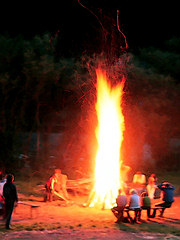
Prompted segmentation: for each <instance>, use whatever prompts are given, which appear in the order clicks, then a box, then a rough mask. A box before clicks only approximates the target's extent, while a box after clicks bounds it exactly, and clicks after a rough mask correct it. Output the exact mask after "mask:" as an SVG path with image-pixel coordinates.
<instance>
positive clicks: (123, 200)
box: [111, 189, 127, 223]
mask: <svg viewBox="0 0 180 240" xmlns="http://www.w3.org/2000/svg"><path fill="white" fill-rule="evenodd" d="M116 204H117V206H115V207H113V208H112V209H111V211H112V212H113V214H114V216H115V217H116V218H117V221H116V223H119V222H121V221H122V220H123V210H124V208H125V206H126V204H127V197H126V195H123V194H122V191H121V189H119V191H118V196H117V198H116Z"/></svg>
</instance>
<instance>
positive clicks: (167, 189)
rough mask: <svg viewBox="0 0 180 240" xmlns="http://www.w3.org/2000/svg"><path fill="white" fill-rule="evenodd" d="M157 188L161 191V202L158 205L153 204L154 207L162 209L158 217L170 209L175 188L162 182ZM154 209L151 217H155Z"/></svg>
mask: <svg viewBox="0 0 180 240" xmlns="http://www.w3.org/2000/svg"><path fill="white" fill-rule="evenodd" d="M158 188H159V189H160V190H161V191H162V201H163V202H160V203H157V204H155V207H157V208H158V207H162V210H161V214H160V217H162V216H163V213H164V211H165V209H166V208H170V207H171V205H172V203H173V202H174V190H175V187H174V186H172V185H171V184H170V183H168V182H163V183H161V184H159V185H158ZM156 210H157V209H156V208H155V209H154V212H153V215H152V217H155V216H156Z"/></svg>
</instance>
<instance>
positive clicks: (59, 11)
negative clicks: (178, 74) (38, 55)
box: [0, 0, 180, 48]
mask: <svg viewBox="0 0 180 240" xmlns="http://www.w3.org/2000/svg"><path fill="white" fill-rule="evenodd" d="M81 2H82V4H84V5H85V6H86V7H88V8H89V9H91V10H92V11H93V12H94V13H95V14H96V15H97V16H98V17H100V12H101V13H102V15H103V16H110V17H111V18H112V19H114V20H116V10H117V9H119V12H120V15H119V19H120V27H121V30H122V31H123V32H124V33H125V34H126V37H127V40H128V43H129V45H130V47H132V48H136V47H144V46H145V47H146V46H149V45H161V43H162V41H164V40H167V39H169V38H170V37H172V36H179V33H180V31H179V21H178V15H179V14H178V12H177V11H178V9H179V6H178V5H174V4H172V2H165V3H163V5H160V4H159V5H158V6H156V5H155V4H153V2H150V1H146V2H145V3H143V4H142V3H141V4H140V3H139V4H136V5H132V2H131V1H126V2H122V1H120V0H109V1H107V0H104V1H103V0H97V1H95V0H81ZM176 4H178V2H176ZM100 9H101V10H102V11H101V10H100ZM102 23H103V22H102ZM0 24H1V25H0V33H2V34H4V33H8V34H9V35H10V36H12V37H14V36H16V35H18V34H22V35H23V36H25V38H31V37H33V36H34V35H35V34H42V33H44V32H50V33H52V34H54V33H55V32H56V31H57V30H59V31H60V34H61V35H63V38H64V42H67V44H68V41H66V40H68V39H69V38H71V40H73V41H76V42H78V41H81V40H82V39H85V40H87V39H88V40H92V39H93V38H94V36H95V35H96V33H97V32H96V31H98V28H100V24H99V23H98V21H97V19H96V18H95V16H93V15H92V14H91V13H90V12H89V11H88V10H87V9H84V8H83V7H82V6H80V5H79V3H78V1H77V0H65V1H62V0H60V1H58V2H57V1H56V2H55V1H54V2H52V1H49V2H43V3H42V5H37V4H35V3H33V2H32V1H24V2H23V3H19V4H18V3H17V2H14V3H13V5H12V3H8V2H6V3H4V4H3V5H1V14H0ZM110 24H111V23H110ZM89 36H90V37H89ZM89 38H90V39H89ZM66 47H67V46H66Z"/></svg>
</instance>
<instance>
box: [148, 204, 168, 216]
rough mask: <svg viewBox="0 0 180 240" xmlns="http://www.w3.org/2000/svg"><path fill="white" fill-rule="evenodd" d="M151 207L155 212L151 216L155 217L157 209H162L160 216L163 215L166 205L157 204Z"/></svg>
mask: <svg viewBox="0 0 180 240" xmlns="http://www.w3.org/2000/svg"><path fill="white" fill-rule="evenodd" d="M151 209H152V210H153V214H152V215H151V216H150V218H155V216H156V211H157V210H159V211H160V215H159V216H160V217H162V216H163V213H164V211H165V209H166V207H160V206H157V207H152V208H151Z"/></svg>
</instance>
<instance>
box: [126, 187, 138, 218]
mask: <svg viewBox="0 0 180 240" xmlns="http://www.w3.org/2000/svg"><path fill="white" fill-rule="evenodd" d="M130 194H131V196H130V199H129V206H128V207H126V208H127V209H129V210H133V211H134V212H135V216H134V222H136V220H137V217H138V220H140V212H141V207H140V197H139V196H138V194H137V191H136V190H135V189H131V190H130ZM127 215H128V217H129V219H130V220H131V221H132V218H131V216H130V215H129V212H127Z"/></svg>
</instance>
